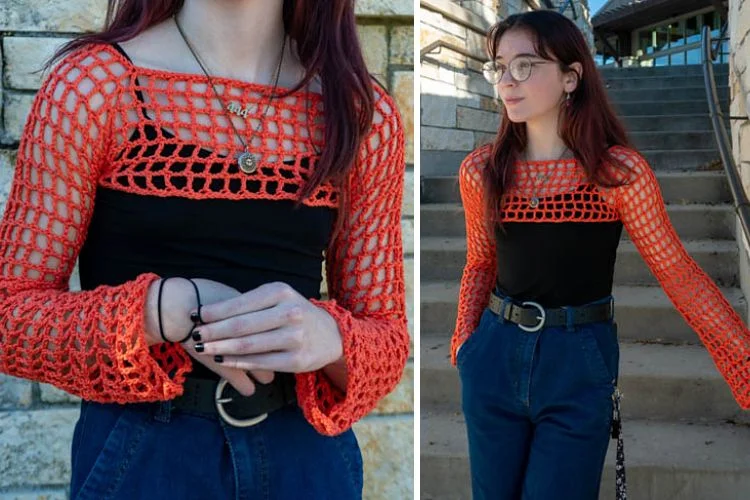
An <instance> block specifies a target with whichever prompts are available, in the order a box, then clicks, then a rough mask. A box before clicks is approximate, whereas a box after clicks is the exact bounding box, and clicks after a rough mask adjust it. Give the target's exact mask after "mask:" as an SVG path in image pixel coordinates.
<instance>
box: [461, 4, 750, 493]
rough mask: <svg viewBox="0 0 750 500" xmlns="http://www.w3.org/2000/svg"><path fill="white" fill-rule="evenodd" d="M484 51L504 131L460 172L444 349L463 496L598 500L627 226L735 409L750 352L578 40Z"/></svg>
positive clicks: (492, 42) (507, 37) (745, 388)
mask: <svg viewBox="0 0 750 500" xmlns="http://www.w3.org/2000/svg"><path fill="white" fill-rule="evenodd" d="M487 40H488V52H489V55H490V59H491V61H490V62H489V63H487V65H486V66H485V76H486V77H487V79H488V81H490V83H492V84H494V85H496V88H497V92H498V94H499V96H500V99H501V100H502V101H503V104H504V106H503V116H502V125H501V127H500V130H499V132H498V135H497V138H496V140H495V142H494V144H492V145H490V146H487V147H481V148H479V149H477V150H476V151H474V152H473V153H471V154H470V155H469V156H468V157H467V159H466V160H465V161H464V162H463V164H462V165H461V169H460V186H461V195H462V199H463V204H464V208H465V211H466V232H467V259H466V260H467V263H466V267H465V269H464V273H463V277H462V280H461V291H460V299H459V311H458V321H457V325H456V330H455V333H454V335H453V340H452V349H451V357H452V361H453V363H457V365H458V368H459V373H460V378H461V384H462V407H463V411H464V414H465V417H466V425H467V431H468V439H469V454H470V463H471V477H472V490H473V493H474V498H475V499H493V500H502V499H507V500H511V499H520V498H523V499H525V500H532V499H538V500H547V499H550V498H555V499H560V500H595V499H597V498H599V496H598V495H599V482H600V477H601V472H602V468H603V464H604V457H605V453H606V450H607V444H608V437H609V435H610V427H611V426H612V424H613V416H615V415H616V410H617V397H616V395H617V392H616V384H617V378H618V359H619V349H618V339H617V327H616V324H615V323H614V321H613V302H612V296H611V293H612V281H613V272H614V265H615V255H616V251H617V246H618V243H619V241H620V236H621V233H622V229H623V226H624V227H625V229H627V231H628V233H629V235H630V237H631V239H632V240H633V242H634V244H635V245H636V247H637V248H638V250H639V251H640V253H641V255H642V256H643V258H644V259H645V261H646V262H647V264H648V265H649V267H650V268H651V270H652V271H653V272H654V274H655V275H656V276H657V277H658V279H659V281H660V283H661V285H662V287H663V288H664V290H665V291H666V293H667V294H668V295H669V297H670V298H671V300H672V301H673V302H674V304H675V306H676V307H677V309H678V310H679V311H680V312H681V313H682V315H683V316H684V317H685V319H686V320H687V322H688V323H689V324H690V325H691V326H692V327H693V328H694V329H695V331H696V332H697V333H698V335H699V336H700V338H701V340H702V341H703V342H704V343H705V344H706V346H707V347H708V350H709V352H710V353H711V355H712V356H713V357H714V360H715V361H716V364H717V366H718V368H719V370H720V371H721V372H722V374H723V375H724V377H725V378H726V379H727V380H728V381H729V382H730V384H731V386H732V390H733V391H734V395H735V397H736V399H737V401H738V402H739V403H740V405H741V406H742V407H743V408H747V407H750V390H749V389H750V385H749V384H748V378H749V377H750V371H748V368H749V362H748V360H749V359H750V358H749V357H748V355H750V337H748V330H747V328H746V327H745V325H744V324H743V322H742V320H741V319H740V317H739V316H738V315H737V314H736V313H735V312H734V310H733V309H732V308H731V307H730V305H729V304H728V303H727V301H726V300H725V299H724V298H723V297H722V295H721V292H720V291H719V289H718V288H717V287H716V286H715V284H714V283H713V282H712V281H711V280H710V279H709V278H708V277H707V276H706V275H705V274H704V273H703V271H701V269H700V268H698V266H697V265H696V264H695V262H694V261H693V260H692V259H691V258H690V256H689V255H688V254H687V253H686V251H685V249H684V247H683V246H682V244H681V242H680V240H679V239H678V237H677V235H676V233H675V231H674V229H673V227H672V226H671V224H670V222H669V218H668V216H667V212H666V209H665V207H664V202H663V199H662V197H661V194H660V191H659V185H658V183H657V180H656V178H655V176H654V172H653V170H652V169H651V168H650V166H649V165H648V164H647V162H646V161H645V160H644V159H643V157H642V156H641V155H639V154H638V153H637V152H636V151H635V150H634V149H633V147H632V146H631V145H630V144H629V142H628V139H627V137H626V133H625V131H624V129H623V126H622V125H621V124H620V122H619V121H618V120H617V118H616V117H615V114H614V113H613V111H612V107H611V106H610V104H609V102H608V100H607V97H606V94H605V90H604V87H603V85H602V81H601V79H600V76H599V74H598V72H597V69H596V67H595V66H594V61H593V60H592V57H591V55H590V52H589V48H588V47H587V45H586V42H585V40H584V38H583V36H582V35H581V33H580V31H579V30H578V28H577V27H576V26H575V24H573V22H571V21H570V20H568V19H567V18H565V17H564V16H562V15H560V14H557V13H555V12H551V11H536V12H530V13H526V14H520V15H514V16H510V17H508V18H507V19H505V20H504V21H503V22H501V23H499V24H497V25H496V26H494V27H493V28H492V29H491V31H490V32H489V34H488V39H487ZM493 289H494V291H493ZM616 423H617V424H619V422H616ZM613 430H614V431H617V428H614V429H613ZM620 486H621V487H622V486H623V485H620ZM620 493H621V494H622V491H621V492H620Z"/></svg>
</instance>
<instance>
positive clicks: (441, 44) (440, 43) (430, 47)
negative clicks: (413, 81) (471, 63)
mask: <svg viewBox="0 0 750 500" xmlns="http://www.w3.org/2000/svg"><path fill="white" fill-rule="evenodd" d="M442 48H446V49H450V50H452V51H453V52H456V53H458V54H461V55H462V56H465V57H468V58H470V59H474V60H475V61H479V62H482V63H483V62H484V61H485V58H484V57H480V56H478V55H476V54H473V53H471V52H469V51H468V50H466V48H464V47H461V46H460V45H456V44H455V43H451V42H446V41H445V40H435V41H434V42H431V43H428V44H427V45H425V46H424V47H422V50H420V51H419V58H420V59H424V58H425V57H426V56H428V55H429V54H430V53H431V52H434V51H435V50H436V49H442Z"/></svg>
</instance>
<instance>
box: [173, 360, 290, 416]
mask: <svg viewBox="0 0 750 500" xmlns="http://www.w3.org/2000/svg"><path fill="white" fill-rule="evenodd" d="M295 387H296V383H295V377H294V374H293V373H279V372H277V373H276V374H275V376H274V379H273V381H272V382H271V383H270V384H261V383H258V382H256V383H255V392H254V393H253V394H252V395H251V396H243V395H242V394H240V393H239V392H237V390H236V389H235V388H234V387H232V386H231V385H230V384H229V383H227V381H226V380H225V379H221V380H211V379H203V378H195V377H190V376H188V377H187V378H186V379H185V384H184V392H183V394H182V395H181V396H178V397H176V398H175V399H173V400H172V407H173V408H175V409H179V410H184V411H189V412H194V413H203V414H206V415H211V416H218V417H219V418H221V419H222V420H224V421H225V422H227V423H228V424H230V425H233V426H235V427H249V426H251V425H255V424H257V423H260V422H262V421H263V420H264V419H265V418H266V417H267V416H268V414H269V413H271V412H273V411H276V410H279V409H281V408H283V407H284V406H287V405H290V404H293V403H295V402H296V401H297V392H296V389H295Z"/></svg>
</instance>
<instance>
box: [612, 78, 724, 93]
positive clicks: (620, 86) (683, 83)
mask: <svg viewBox="0 0 750 500" xmlns="http://www.w3.org/2000/svg"><path fill="white" fill-rule="evenodd" d="M714 81H715V82H716V87H717V88H721V87H726V86H728V85H729V75H727V74H726V73H722V74H719V75H717V76H716V77H715V80H714ZM604 86H605V87H606V88H607V90H610V91H612V90H637V89H654V88H659V89H669V90H673V89H681V88H685V87H700V88H703V89H704V92H705V87H704V86H703V78H702V77H701V78H685V77H684V76H645V77H643V76H641V77H624V78H623V77H611V78H610V77H608V78H604Z"/></svg>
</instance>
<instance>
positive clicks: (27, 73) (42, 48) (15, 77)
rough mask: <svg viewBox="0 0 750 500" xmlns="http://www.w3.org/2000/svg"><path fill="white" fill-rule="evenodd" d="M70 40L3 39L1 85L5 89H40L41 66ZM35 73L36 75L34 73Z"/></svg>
mask: <svg viewBox="0 0 750 500" xmlns="http://www.w3.org/2000/svg"><path fill="white" fill-rule="evenodd" d="M68 40H70V38H46V37H44V38H42V37H25V36H8V37H5V38H4V39H3V59H4V62H5V71H4V77H5V80H4V82H3V84H4V85H5V87H7V88H12V89H24V90H36V89H38V88H39V87H40V85H41V83H42V79H43V76H44V75H43V73H42V72H41V71H39V72H37V71H38V70H40V69H41V68H42V66H43V64H44V63H45V62H46V61H47V60H48V59H49V58H50V57H51V56H52V55H53V54H54V53H55V51H56V50H57V49H59V48H60V46H62V45H63V44H64V43H66V42H67V41H68ZM35 72H37V73H35Z"/></svg>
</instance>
